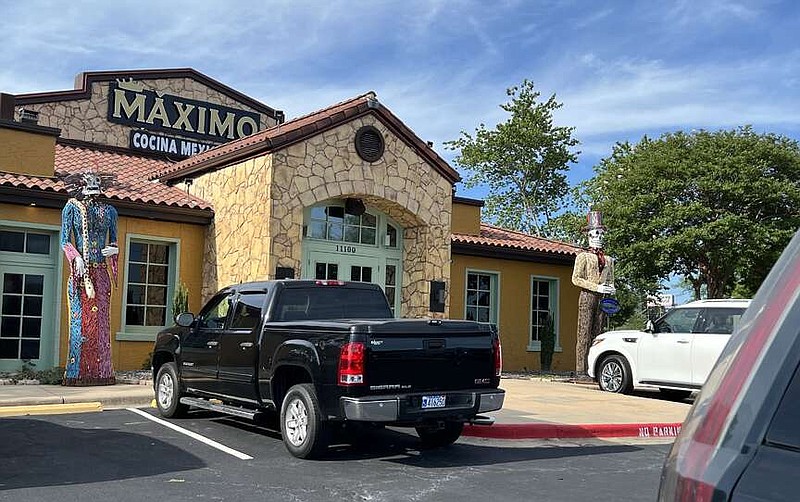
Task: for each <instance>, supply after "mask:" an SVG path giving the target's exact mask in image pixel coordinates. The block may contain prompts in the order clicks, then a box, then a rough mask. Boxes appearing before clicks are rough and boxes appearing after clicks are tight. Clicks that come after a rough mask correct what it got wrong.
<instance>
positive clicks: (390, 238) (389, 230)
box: [384, 224, 397, 248]
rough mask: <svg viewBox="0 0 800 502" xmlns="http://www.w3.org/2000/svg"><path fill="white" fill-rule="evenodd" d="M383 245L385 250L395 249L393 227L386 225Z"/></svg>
mask: <svg viewBox="0 0 800 502" xmlns="http://www.w3.org/2000/svg"><path fill="white" fill-rule="evenodd" d="M384 245H385V246H386V247H387V248H396V247H397V228H395V226H394V225H389V224H387V225H386V240H385V242H384Z"/></svg>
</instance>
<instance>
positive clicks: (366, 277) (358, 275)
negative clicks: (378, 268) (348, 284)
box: [350, 265, 372, 282]
mask: <svg viewBox="0 0 800 502" xmlns="http://www.w3.org/2000/svg"><path fill="white" fill-rule="evenodd" d="M350 280H351V281H355V282H372V267H361V266H358V265H351V266H350Z"/></svg>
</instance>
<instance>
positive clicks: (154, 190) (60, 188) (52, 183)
mask: <svg viewBox="0 0 800 502" xmlns="http://www.w3.org/2000/svg"><path fill="white" fill-rule="evenodd" d="M169 164H170V163H169V162H166V161H162V160H155V159H150V158H146V157H138V156H133V155H124V154H121V153H114V152H108V151H101V150H93V149H90V148H86V147H78V146H72V145H61V144H56V161H55V176H54V177H52V178H49V177H42V176H28V175H23V174H12V173H4V172H0V186H11V187H16V188H27V189H33V190H43V191H48V192H55V193H58V194H63V195H65V196H66V195H68V193H69V192H68V190H67V184H66V183H65V182H64V178H65V177H66V176H68V175H70V174H74V173H78V172H81V171H83V170H85V169H87V168H93V169H95V170H97V171H99V172H103V173H115V174H116V175H117V184H116V186H111V187H108V188H106V189H104V194H105V196H106V197H108V198H109V199H111V200H115V199H116V200H120V201H128V202H140V203H145V204H157V205H161V206H171V207H180V208H190V209H206V210H210V209H211V205H210V204H209V203H208V202H206V201H204V200H202V199H199V198H197V197H194V196H192V195H188V194H187V193H186V192H185V191H183V190H181V189H180V188H178V187H172V186H168V185H165V184H163V183H159V182H156V181H149V179H150V178H151V177H152V176H153V173H155V172H157V171H159V170H163V169H164V167H165V166H167V165H169Z"/></svg>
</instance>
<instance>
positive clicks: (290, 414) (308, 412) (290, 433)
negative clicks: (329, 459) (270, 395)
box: [281, 383, 328, 459]
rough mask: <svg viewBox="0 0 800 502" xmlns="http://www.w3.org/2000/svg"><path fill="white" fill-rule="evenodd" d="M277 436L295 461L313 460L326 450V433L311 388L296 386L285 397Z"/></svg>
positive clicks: (320, 412) (302, 384) (315, 395)
mask: <svg viewBox="0 0 800 502" xmlns="http://www.w3.org/2000/svg"><path fill="white" fill-rule="evenodd" d="M281 435H282V436H283V444H284V445H285V446H286V449H287V450H289V453H291V454H292V455H294V456H295V457H297V458H309V459H310V458H316V457H319V456H320V455H321V454H322V453H323V452H324V451H325V449H326V448H327V446H328V443H327V439H328V438H327V430H326V427H325V423H324V422H323V420H322V411H321V410H320V406H319V400H318V399H317V394H316V392H314V386H313V385H312V384H309V383H301V384H297V385H295V386H293V387H291V388H290V389H289V392H287V393H286V397H285V398H283V404H282V405H281Z"/></svg>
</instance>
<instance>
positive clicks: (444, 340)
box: [365, 320, 495, 393]
mask: <svg viewBox="0 0 800 502" xmlns="http://www.w3.org/2000/svg"><path fill="white" fill-rule="evenodd" d="M370 331H371V332H370V333H369V341H368V343H367V345H368V349H367V360H366V370H365V377H366V378H365V380H366V384H367V387H368V389H369V390H370V393H381V392H386V391H404V392H419V391H440V390H441V391H447V390H464V389H471V388H475V387H485V386H489V385H490V383H491V382H492V380H493V377H495V375H494V372H495V369H494V355H493V352H492V336H493V333H492V331H491V327H490V326H489V325H487V324H482V323H475V322H469V321H438V320H436V321H427V320H402V321H393V322H388V323H385V324H381V325H377V326H372V329H371V330H370Z"/></svg>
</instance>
